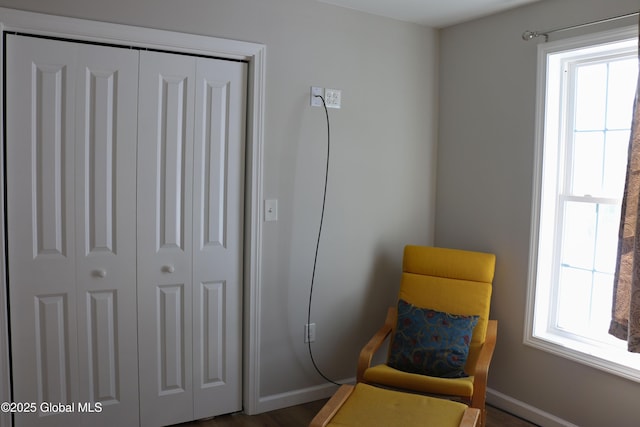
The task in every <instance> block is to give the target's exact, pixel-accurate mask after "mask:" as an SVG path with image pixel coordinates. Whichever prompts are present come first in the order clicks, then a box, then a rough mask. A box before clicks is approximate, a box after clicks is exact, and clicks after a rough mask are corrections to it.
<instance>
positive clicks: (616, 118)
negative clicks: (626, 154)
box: [607, 58, 638, 129]
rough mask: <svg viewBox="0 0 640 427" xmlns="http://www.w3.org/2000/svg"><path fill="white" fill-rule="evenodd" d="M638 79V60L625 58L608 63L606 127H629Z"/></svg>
mask: <svg viewBox="0 0 640 427" xmlns="http://www.w3.org/2000/svg"><path fill="white" fill-rule="evenodd" d="M637 79H638V60H637V59H635V58H634V59H626V60H622V61H615V62H611V63H610V65H609V98H608V100H607V110H608V111H607V128H608V129H628V128H630V127H631V111H632V107H633V97H634V95H635V92H634V91H633V90H629V88H635V87H636V82H637Z"/></svg>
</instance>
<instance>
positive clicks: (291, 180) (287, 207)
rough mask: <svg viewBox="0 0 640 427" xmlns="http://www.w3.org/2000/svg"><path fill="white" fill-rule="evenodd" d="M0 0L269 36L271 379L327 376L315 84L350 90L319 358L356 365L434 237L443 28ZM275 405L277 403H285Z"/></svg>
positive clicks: (247, 10)
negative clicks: (306, 330) (414, 257)
mask: <svg viewBox="0 0 640 427" xmlns="http://www.w3.org/2000/svg"><path fill="white" fill-rule="evenodd" d="M0 6H3V7H12V8H16V9H24V10H31V11H38V12H43V13H50V14H56V15H65V16H71V17H77V18H85V19H93V20H101V21H108V22H116V23H122V24H129V25H136V26H142V27H151V28H160V29H167V30H174V31H181V32H188V33H197V34H204V35H211V36H216V37H221V38H229V39H237V40H244V41H251V42H257V43H263V44H265V45H266V46H267V54H266V56H267V59H266V61H267V72H266V113H265V115H266V121H265V164H264V194H265V197H266V198H277V199H279V221H278V222H274V223H266V224H265V225H264V236H263V247H262V250H263V270H262V273H261V274H262V302H261V324H262V337H261V338H262V339H261V343H262V344H261V353H260V355H261V360H260V369H261V390H260V396H261V397H265V398H268V397H270V396H276V397H277V396H278V395H279V394H281V393H285V394H287V393H293V395H295V394H296V392H297V391H298V390H303V389H306V388H309V387H313V386H315V385H319V384H323V383H324V381H323V380H322V379H321V378H320V377H319V376H318V375H317V374H316V373H315V371H314V370H313V369H312V367H311V363H310V362H309V358H308V355H307V351H306V345H305V344H304V343H303V325H304V323H306V307H307V300H308V292H309V282H310V277H311V269H312V262H313V254H314V248H315V238H316V235H317V230H318V221H319V218H320V206H321V195H322V186H323V176H324V164H325V154H326V124H325V116H324V110H323V109H322V108H313V109H312V108H311V107H309V106H308V104H309V88H310V86H312V85H314V86H322V87H333V88H339V89H342V96H343V99H342V103H343V107H342V109H341V110H331V111H330V115H331V127H332V153H331V157H332V163H331V172H330V173H331V176H330V181H329V188H328V191H329V194H328V197H327V211H326V217H325V228H324V235H323V240H322V245H321V252H320V256H319V258H318V271H317V283H316V288H315V300H314V310H313V321H314V322H315V323H316V324H317V341H316V343H315V345H314V349H315V355H316V360H317V361H318V363H319V365H320V366H321V367H322V368H323V369H324V370H325V371H326V374H327V375H329V376H330V377H332V378H335V379H342V378H350V377H354V376H355V367H356V360H357V354H358V352H359V350H360V347H361V346H362V345H363V344H364V343H365V342H366V340H367V339H368V338H369V337H370V336H371V335H372V334H373V332H374V331H375V329H376V328H377V327H378V326H379V325H380V324H381V323H382V321H383V320H384V315H385V311H386V306H387V305H389V304H391V303H393V300H394V295H395V293H396V291H397V282H398V277H399V271H400V262H401V257H402V248H403V245H404V244H406V243H410V242H411V243H417V244H428V243H432V241H433V227H434V214H435V208H434V200H435V159H436V150H435V147H436V91H437V71H438V70H437V42H438V36H437V32H436V31H435V30H432V29H429V28H425V27H421V26H418V25H413V24H407V23H402V22H399V21H394V20H390V19H384V18H380V17H376V16H373V15H368V14H364V13H359V12H355V11H352V10H347V9H342V8H337V7H334V6H329V5H326V4H322V3H318V2H315V1H311V0H182V1H176V0H110V1H104V0H99V1H98V0H56V1H44V0H1V1H0ZM276 404H277V403H276Z"/></svg>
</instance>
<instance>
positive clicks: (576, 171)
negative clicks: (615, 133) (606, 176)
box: [571, 132, 604, 196]
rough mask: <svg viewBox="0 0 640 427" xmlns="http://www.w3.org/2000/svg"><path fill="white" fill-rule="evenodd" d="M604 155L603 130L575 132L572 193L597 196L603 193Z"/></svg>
mask: <svg viewBox="0 0 640 427" xmlns="http://www.w3.org/2000/svg"><path fill="white" fill-rule="evenodd" d="M603 155H604V133H603V132H577V133H576V134H575V137H574V144H573V176H572V177H571V194H573V195H577V196H584V195H587V194H589V195H592V196H595V195H599V194H601V193H602V166H603Z"/></svg>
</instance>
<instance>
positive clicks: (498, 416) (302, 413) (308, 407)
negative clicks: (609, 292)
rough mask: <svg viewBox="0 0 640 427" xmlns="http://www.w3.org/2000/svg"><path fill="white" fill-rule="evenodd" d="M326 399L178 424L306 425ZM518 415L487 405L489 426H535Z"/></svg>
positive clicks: (202, 426)
mask: <svg viewBox="0 0 640 427" xmlns="http://www.w3.org/2000/svg"><path fill="white" fill-rule="evenodd" d="M325 402H326V400H319V401H317V402H311V403H306V404H304V405H298V406H292V407H290V408H285V409H279V410H277V411H273V412H266V413H264V414H260V415H254V416H249V415H244V414H234V415H223V416H221V417H217V418H213V419H209V420H204V421H195V422H192V423H184V424H178V426H179V427H306V426H308V425H309V422H310V421H311V419H312V418H313V417H314V416H315V415H316V413H317V412H318V411H319V410H320V408H322V406H323V405H324V404H325ZM535 426H536V424H531V423H529V422H527V421H524V420H522V419H520V418H518V417H515V416H513V415H510V414H507V413H506V412H503V411H501V410H499V409H497V408H493V407H491V406H487V427H535Z"/></svg>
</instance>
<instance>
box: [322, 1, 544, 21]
mask: <svg viewBox="0 0 640 427" xmlns="http://www.w3.org/2000/svg"><path fill="white" fill-rule="evenodd" d="M318 1H321V2H323V3H329V4H334V5H336V6H342V7H346V8H349V9H355V10H360V11H362V12H368V13H372V14H374V15H380V16H386V17H389V18H394V19H399V20H401V21H407V22H415V23H417V24H421V25H426V26H429V27H433V28H444V27H447V26H449V25H453V24H459V23H461V22H464V21H469V20H471V19H475V18H479V17H482V16H487V15H491V14H494V13H497V12H501V11H503V10H507V9H511V8H514V7H518V6H522V5H524V4H527V3H533V2H536V1H540V0H318Z"/></svg>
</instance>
